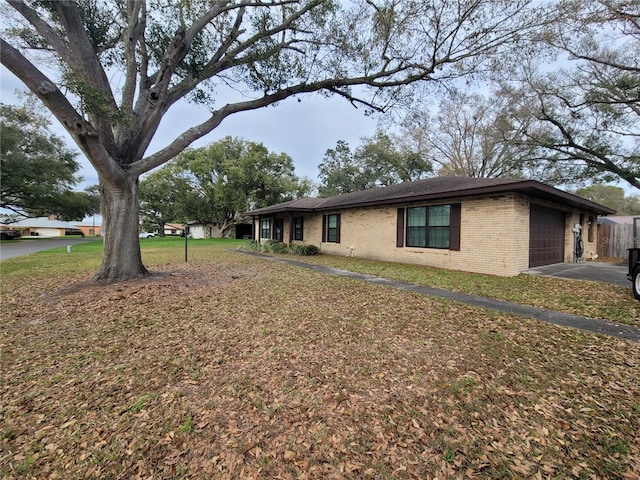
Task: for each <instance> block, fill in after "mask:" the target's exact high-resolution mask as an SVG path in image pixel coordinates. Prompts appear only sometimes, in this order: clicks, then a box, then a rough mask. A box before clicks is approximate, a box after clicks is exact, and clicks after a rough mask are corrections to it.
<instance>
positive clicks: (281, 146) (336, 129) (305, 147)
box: [0, 66, 376, 189]
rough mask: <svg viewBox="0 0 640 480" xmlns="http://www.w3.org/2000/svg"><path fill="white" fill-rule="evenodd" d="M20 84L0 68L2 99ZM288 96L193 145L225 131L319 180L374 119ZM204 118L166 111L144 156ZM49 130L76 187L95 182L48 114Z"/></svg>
mask: <svg viewBox="0 0 640 480" xmlns="http://www.w3.org/2000/svg"><path fill="white" fill-rule="evenodd" d="M26 90H27V89H26V87H25V86H24V84H23V83H22V82H21V81H20V80H19V79H18V78H17V77H15V76H14V75H13V74H12V73H11V72H9V71H7V70H6V69H5V68H4V67H2V66H0V99H1V101H2V103H7V104H11V105H20V104H22V101H21V100H20V99H19V98H18V97H17V96H16V91H26ZM300 100H301V101H300V102H299V101H298V100H297V98H290V99H288V100H285V101H283V102H281V103H280V104H278V105H277V106H275V107H266V108H262V109H259V110H254V111H250V112H244V113H238V114H235V115H232V116H231V117H229V118H227V119H226V120H225V121H224V122H223V123H222V124H221V125H220V126H219V127H218V128H216V129H215V130H213V131H212V132H211V133H209V134H208V135H206V136H204V137H203V138H201V139H200V140H198V141H197V142H195V143H194V144H193V145H192V146H195V147H199V146H203V145H207V144H209V143H212V142H215V141H217V140H219V139H221V138H223V137H225V136H227V135H231V136H235V137H241V138H244V139H245V140H249V141H253V142H260V143H263V144H264V146H265V147H267V149H268V150H269V151H271V152H275V153H281V152H284V153H286V154H287V155H289V156H290V157H291V158H292V159H293V163H294V165H295V170H296V174H297V175H298V176H300V177H309V178H311V179H312V180H313V181H314V182H318V179H317V174H318V168H317V167H318V165H319V164H320V162H321V161H322V159H323V157H324V153H325V151H326V150H327V149H328V148H333V147H335V145H336V142H337V141H338V140H345V141H346V142H347V143H349V145H350V146H352V147H355V146H356V145H357V144H359V143H360V138H361V137H363V136H370V135H372V134H373V133H374V132H375V128H376V119H373V118H371V117H367V116H365V115H364V108H358V109H356V108H355V107H353V106H352V105H351V104H350V103H348V102H347V101H345V100H344V99H341V98H325V97H323V96H320V95H312V96H305V97H301V99H300ZM207 116H208V110H207V109H206V108H203V107H199V106H197V105H193V104H189V103H186V102H183V103H180V104H176V105H174V106H173V107H172V108H171V109H170V110H169V112H168V113H167V115H165V117H164V119H163V121H162V123H161V125H160V128H159V130H158V132H157V133H156V136H155V137H154V140H153V142H152V144H151V146H150V150H149V151H148V152H147V155H149V154H151V153H154V152H155V151H157V150H159V149H160V148H162V147H163V146H165V145H167V143H168V142H169V141H171V140H173V139H174V138H175V137H176V136H177V135H178V134H180V133H182V132H183V131H184V130H186V129H187V128H188V127H190V126H192V125H195V124H197V123H199V122H201V121H203V120H205V119H206V118H207ZM51 130H52V131H53V132H54V133H55V134H56V135H58V136H59V137H61V138H64V139H65V141H66V143H67V145H68V146H69V147H71V148H73V149H74V150H75V151H76V152H78V153H79V156H78V160H79V161H80V163H81V164H82V169H81V171H80V172H79V173H80V175H81V176H82V177H83V178H84V182H83V183H82V185H81V186H80V189H82V188H84V187H85V186H88V185H94V184H97V183H98V177H97V174H96V172H95V170H94V169H93V167H92V166H91V165H90V164H89V162H88V161H87V160H86V158H85V157H84V155H83V154H82V153H80V150H79V149H78V148H77V147H76V145H75V142H74V141H73V140H72V139H71V137H69V136H68V135H67V134H66V131H65V130H64V128H62V126H61V125H60V124H59V123H58V121H57V120H56V119H55V117H51Z"/></svg>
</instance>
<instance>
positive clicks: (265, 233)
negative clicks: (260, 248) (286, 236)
mask: <svg viewBox="0 0 640 480" xmlns="http://www.w3.org/2000/svg"><path fill="white" fill-rule="evenodd" d="M270 237H271V221H270V220H262V224H261V225H260V238H270Z"/></svg>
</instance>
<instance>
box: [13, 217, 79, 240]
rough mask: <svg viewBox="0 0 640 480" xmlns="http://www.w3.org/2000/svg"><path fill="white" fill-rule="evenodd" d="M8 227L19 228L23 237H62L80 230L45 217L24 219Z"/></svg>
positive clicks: (70, 224)
mask: <svg viewBox="0 0 640 480" xmlns="http://www.w3.org/2000/svg"><path fill="white" fill-rule="evenodd" d="M10 225H11V226H12V227H14V228H20V229H21V230H22V236H23V237H30V236H31V237H64V236H65V235H66V234H79V233H80V229H79V228H78V227H77V226H76V225H74V224H73V223H70V222H62V221H60V220H55V219H53V218H47V217H38V218H25V219H24V220H20V221H19V222H14V223H11V224H10Z"/></svg>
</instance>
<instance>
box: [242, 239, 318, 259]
mask: <svg viewBox="0 0 640 480" xmlns="http://www.w3.org/2000/svg"><path fill="white" fill-rule="evenodd" d="M241 248H242V249H243V250H249V251H251V252H261V253H275V254H278V255H281V254H289V255H303V256H311V255H319V254H320V249H319V248H318V247H316V246H315V245H288V246H287V245H285V244H284V243H282V242H277V241H275V240H268V241H266V242H264V243H261V242H258V241H255V240H249V241H247V242H244V244H243V245H242V247H241Z"/></svg>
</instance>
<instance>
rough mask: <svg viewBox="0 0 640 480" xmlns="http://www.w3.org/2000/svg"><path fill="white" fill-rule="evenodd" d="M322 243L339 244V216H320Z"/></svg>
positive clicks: (337, 214) (336, 214)
mask: <svg viewBox="0 0 640 480" xmlns="http://www.w3.org/2000/svg"><path fill="white" fill-rule="evenodd" d="M322 241H323V242H330V243H340V214H339V213H332V214H329V215H323V216H322Z"/></svg>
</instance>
